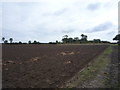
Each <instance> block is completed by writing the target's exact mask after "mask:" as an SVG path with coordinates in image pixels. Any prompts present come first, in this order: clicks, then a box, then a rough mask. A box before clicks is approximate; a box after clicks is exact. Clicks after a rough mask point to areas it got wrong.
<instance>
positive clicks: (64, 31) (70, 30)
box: [62, 29, 74, 33]
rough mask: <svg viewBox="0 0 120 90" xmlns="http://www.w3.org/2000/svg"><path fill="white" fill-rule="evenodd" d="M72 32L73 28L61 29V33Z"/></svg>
mask: <svg viewBox="0 0 120 90" xmlns="http://www.w3.org/2000/svg"><path fill="white" fill-rule="evenodd" d="M72 32H74V30H73V29H69V30H62V33H72Z"/></svg>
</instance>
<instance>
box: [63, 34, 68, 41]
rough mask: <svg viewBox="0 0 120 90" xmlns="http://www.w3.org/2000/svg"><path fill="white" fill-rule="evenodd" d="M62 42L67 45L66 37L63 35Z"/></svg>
mask: <svg viewBox="0 0 120 90" xmlns="http://www.w3.org/2000/svg"><path fill="white" fill-rule="evenodd" d="M62 41H63V43H68V35H64V36H63V39H62Z"/></svg>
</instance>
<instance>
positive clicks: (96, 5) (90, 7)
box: [87, 3, 101, 11]
mask: <svg viewBox="0 0 120 90" xmlns="http://www.w3.org/2000/svg"><path fill="white" fill-rule="evenodd" d="M100 6H101V3H95V4H89V5H88V6H87V9H88V10H91V11H94V10H97V9H98V8H100Z"/></svg>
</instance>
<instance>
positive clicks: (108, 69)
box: [77, 46, 120, 90]
mask: <svg viewBox="0 0 120 90" xmlns="http://www.w3.org/2000/svg"><path fill="white" fill-rule="evenodd" d="M119 54H120V53H119ZM108 59H109V60H108V61H107V63H106V66H104V67H102V68H101V70H100V71H99V72H98V73H97V74H96V76H95V77H94V78H93V79H92V80H91V79H90V81H87V82H83V84H82V85H80V86H78V87H77V88H120V86H119V85H118V84H120V82H119V80H118V79H119V78H118V75H119V70H118V66H119V64H120V63H119V60H118V46H112V53H111V54H110V55H109V56H108ZM111 90H112V89H111ZM115 90H118V89H115Z"/></svg>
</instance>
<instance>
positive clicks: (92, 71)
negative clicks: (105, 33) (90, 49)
mask: <svg viewBox="0 0 120 90" xmlns="http://www.w3.org/2000/svg"><path fill="white" fill-rule="evenodd" d="M111 52H112V46H111V45H110V46H109V47H108V48H106V49H105V50H104V51H103V52H102V53H101V54H100V55H99V56H97V57H96V58H95V59H94V60H92V61H91V62H90V63H88V65H86V66H85V67H84V68H83V69H82V70H80V71H79V72H78V73H77V74H76V75H75V76H74V77H73V78H71V79H70V80H69V81H67V82H66V84H64V85H63V86H61V88H74V87H78V86H80V85H82V84H83V82H86V81H89V80H92V79H93V78H94V77H95V76H96V75H97V73H98V72H99V71H100V70H101V69H103V68H104V67H106V65H107V63H108V62H110V60H109V58H108V56H109V55H110V54H111Z"/></svg>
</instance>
